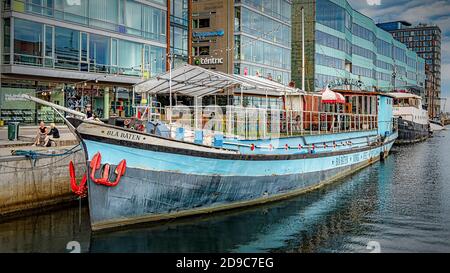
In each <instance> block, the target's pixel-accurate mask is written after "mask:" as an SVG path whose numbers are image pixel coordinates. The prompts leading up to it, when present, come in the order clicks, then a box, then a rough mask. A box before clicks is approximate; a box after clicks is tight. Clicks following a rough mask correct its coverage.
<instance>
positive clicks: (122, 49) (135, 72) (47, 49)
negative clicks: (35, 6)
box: [13, 18, 165, 76]
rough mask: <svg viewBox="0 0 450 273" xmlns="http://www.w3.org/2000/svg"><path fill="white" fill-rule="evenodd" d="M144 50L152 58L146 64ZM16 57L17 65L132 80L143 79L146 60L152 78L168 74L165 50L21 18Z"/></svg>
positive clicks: (17, 27)
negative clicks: (127, 77) (126, 76)
mask: <svg viewBox="0 0 450 273" xmlns="http://www.w3.org/2000/svg"><path fill="white" fill-rule="evenodd" d="M53 37H54V39H53ZM44 43H45V46H44ZM145 50H147V51H148V52H149V55H148V58H146V59H145V60H144V59H143V58H142V56H143V55H142V54H144V51H145ZM13 56H14V60H13V62H14V64H26V65H38V66H45V67H48V68H59V69H70V70H77V71H85V72H96V73H109V74H118V75H130V76H142V75H141V74H142V73H141V67H142V62H143V60H144V67H145V69H146V70H149V71H151V72H152V73H153V74H160V73H162V72H164V71H165V49H164V48H162V47H157V46H153V45H147V44H142V43H137V42H132V41H128V40H124V39H115V38H110V37H107V36H102V35H96V34H91V33H85V32H81V31H78V30H74V29H69V28H63V27H57V26H50V25H44V24H41V23H36V22H33V21H27V20H23V19H18V18H14V50H13ZM44 59H45V60H44Z"/></svg>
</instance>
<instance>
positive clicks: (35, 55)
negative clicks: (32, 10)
mask: <svg viewBox="0 0 450 273" xmlns="http://www.w3.org/2000/svg"><path fill="white" fill-rule="evenodd" d="M42 32H43V25H42V24H39V23H35V22H31V21H26V20H21V19H14V62H15V63H25V64H34V65H40V64H42V55H43V52H42V49H43V41H44V40H43V35H42Z"/></svg>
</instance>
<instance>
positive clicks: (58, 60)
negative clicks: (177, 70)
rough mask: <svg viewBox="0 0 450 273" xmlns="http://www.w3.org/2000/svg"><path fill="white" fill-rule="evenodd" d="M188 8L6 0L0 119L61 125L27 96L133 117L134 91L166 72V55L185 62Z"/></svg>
mask: <svg viewBox="0 0 450 273" xmlns="http://www.w3.org/2000/svg"><path fill="white" fill-rule="evenodd" d="M186 2H187V1H183V0H173V1H171V0H52V1H47V0H1V13H0V14H1V20H0V21H1V26H0V27H1V29H2V31H1V36H2V37H1V45H0V48H1V54H0V56H1V60H0V61H1V62H0V63H1V91H0V114H1V119H3V120H4V121H10V120H17V121H20V122H29V123H34V122H37V121H38V120H44V121H47V122H50V121H60V120H59V119H58V117H57V116H56V117H55V114H54V113H53V111H52V110H51V109H49V108H48V107H43V106H40V105H37V104H35V103H31V102H28V101H24V100H22V99H21V98H20V97H19V96H18V95H20V94H23V93H26V94H32V95H35V96H37V97H39V98H42V99H45V100H47V101H51V102H54V103H57V104H60V105H63V106H66V107H69V108H73V109H78V110H81V111H84V110H85V108H86V106H87V105H91V106H92V109H93V111H94V113H95V114H96V115H97V116H98V117H100V118H108V117H109V116H112V115H117V116H123V117H124V116H130V115H132V113H133V109H132V107H131V101H132V98H131V94H132V85H133V84H135V83H138V82H140V81H141V80H143V79H145V78H148V77H151V76H155V75H157V74H159V73H162V72H165V71H166V69H168V66H167V65H166V61H167V58H166V56H168V55H167V54H168V53H174V55H176V56H175V57H174V63H178V62H180V61H183V60H187V56H188V55H189V47H188V45H187V42H185V41H184V40H186V37H187V36H188V34H187V31H189V28H188V16H189V12H188V10H187V8H188V4H187V3H186ZM170 11H172V12H170Z"/></svg>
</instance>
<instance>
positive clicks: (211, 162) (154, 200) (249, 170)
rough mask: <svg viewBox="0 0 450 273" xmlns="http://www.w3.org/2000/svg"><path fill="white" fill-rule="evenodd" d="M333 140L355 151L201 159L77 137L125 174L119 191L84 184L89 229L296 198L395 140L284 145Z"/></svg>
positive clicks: (367, 161)
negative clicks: (121, 164)
mask: <svg viewBox="0 0 450 273" xmlns="http://www.w3.org/2000/svg"><path fill="white" fill-rule="evenodd" d="M333 136H334V139H342V140H343V139H352V140H353V141H354V143H355V146H354V147H340V148H328V150H329V151H328V152H326V151H325V150H326V149H325V148H323V151H320V150H318V151H317V152H316V154H305V153H304V151H301V150H298V151H295V150H293V149H289V150H286V151H276V152H277V153H282V154H281V155H279V154H276V155H272V156H270V155H269V156H268V157H265V156H251V155H249V154H250V153H251V151H241V152H240V153H239V155H226V156H225V155H224V156H222V155H214V154H207V153H205V155H204V156H203V155H198V154H192V155H191V154H189V153H178V152H171V151H160V150H155V149H147V148H144V147H139V146H136V147H133V143H132V142H129V145H127V144H126V143H122V142H121V143H115V144H114V143H112V142H109V141H108V139H103V140H101V139H96V138H91V139H89V138H86V137H85V136H82V138H83V143H84V147H85V149H86V151H87V153H86V154H87V158H88V159H91V158H92V157H93V155H94V154H95V153H97V152H100V153H101V155H102V164H105V163H109V164H111V166H112V169H114V168H115V167H116V164H118V163H119V162H120V161H121V160H123V159H125V160H126V161H127V169H126V172H125V174H124V176H123V177H122V178H121V180H120V183H119V184H118V185H117V186H115V187H105V186H102V185H98V184H95V183H93V182H92V181H89V184H88V185H89V206H90V216H91V226H92V229H93V230H99V229H105V228H112V227H117V226H122V225H129V224H135V223H141V222H147V221H157V220H163V219H170V218H175V217H182V216H188V215H194V214H201V213H210V212H213V211H218V210H225V209H232V208H237V207H243V206H249V205H255V204H261V203H265V202H269V201H275V200H280V199H283V198H288V197H290V196H294V195H298V194H300V193H302V192H305V191H309V190H312V189H315V188H318V187H320V186H323V185H325V184H328V183H331V182H332V181H334V180H336V179H337V178H340V177H343V176H345V175H348V174H350V173H352V172H354V171H356V170H358V169H360V168H363V167H365V166H367V165H369V164H371V163H373V162H375V161H377V160H379V159H380V157H381V156H385V155H387V154H388V153H389V150H390V149H391V147H392V145H393V143H394V141H395V139H396V137H397V134H396V133H395V134H393V135H391V136H389V137H387V138H386V139H385V140H384V142H382V143H378V145H371V146H368V145H363V144H362V142H358V139H359V140H361V139H366V140H367V139H369V138H370V137H369V136H367V135H364V133H361V134H357V135H355V133H348V134H339V136H338V135H327V136H309V138H308V137H301V138H289V139H285V140H281V142H282V141H285V142H290V143H291V144H294V143H299V142H302V143H303V144H308V143H313V141H314V139H312V138H318V140H323V138H324V137H326V138H328V140H327V141H331V140H332V139H333ZM316 141H317V139H316ZM281 142H280V144H281V145H284V143H281ZM127 143H128V142H127ZM356 143H360V144H356ZM247 155H249V156H248V157H247ZM279 156H281V157H279Z"/></svg>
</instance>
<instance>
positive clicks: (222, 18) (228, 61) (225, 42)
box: [192, 0, 292, 84]
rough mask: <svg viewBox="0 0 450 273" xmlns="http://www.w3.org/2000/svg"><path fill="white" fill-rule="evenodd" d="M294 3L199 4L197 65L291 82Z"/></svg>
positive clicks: (209, 0) (219, 0)
mask: <svg viewBox="0 0 450 273" xmlns="http://www.w3.org/2000/svg"><path fill="white" fill-rule="evenodd" d="M291 2H292V1H289V0H270V1H259V0H235V1H228V0H197V1H194V2H193V7H192V17H193V18H192V19H193V41H192V44H193V56H194V64H197V65H200V66H202V67H205V68H208V69H212V70H217V71H222V72H225V73H230V74H233V73H234V74H240V75H259V76H261V77H265V78H269V79H272V80H274V81H278V82H281V83H284V84H287V83H289V82H290V80H291V63H290V56H291Z"/></svg>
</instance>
